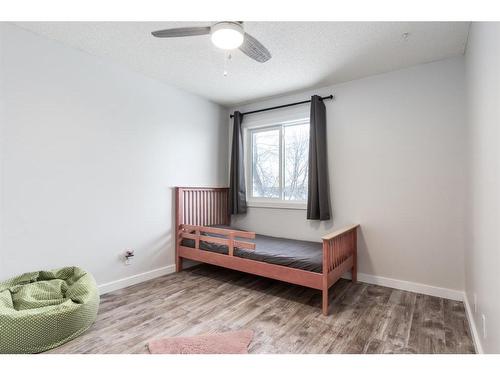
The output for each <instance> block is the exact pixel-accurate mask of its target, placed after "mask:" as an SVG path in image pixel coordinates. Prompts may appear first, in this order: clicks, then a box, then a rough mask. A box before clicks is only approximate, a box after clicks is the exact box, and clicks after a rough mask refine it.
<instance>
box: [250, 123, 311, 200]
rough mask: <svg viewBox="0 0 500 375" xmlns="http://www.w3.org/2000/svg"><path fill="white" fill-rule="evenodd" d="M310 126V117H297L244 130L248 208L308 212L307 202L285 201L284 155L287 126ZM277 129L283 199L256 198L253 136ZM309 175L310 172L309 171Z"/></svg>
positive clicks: (280, 188) (280, 185)
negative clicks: (254, 190)
mask: <svg viewBox="0 0 500 375" xmlns="http://www.w3.org/2000/svg"><path fill="white" fill-rule="evenodd" d="M303 124H307V125H310V119H309V117H304V116H297V118H295V119H293V120H285V121H270V122H267V123H264V124H260V125H254V126H252V125H251V124H250V125H248V126H246V127H245V128H244V132H243V137H244V143H245V149H246V151H245V157H244V162H245V170H246V173H245V174H246V176H245V177H246V190H247V206H248V207H261V208H285V209H294V210H306V209H307V200H303V201H302V200H301V201H299V200H286V199H283V185H284V180H285V163H284V153H285V137H284V136H283V134H284V129H285V128H286V127H287V126H294V125H303ZM273 129H277V130H279V143H280V144H279V174H280V177H279V190H280V193H281V198H266V197H254V196H253V151H254V150H253V138H254V137H253V135H254V134H255V133H259V132H264V131H269V130H273ZM307 173H309V171H307Z"/></svg>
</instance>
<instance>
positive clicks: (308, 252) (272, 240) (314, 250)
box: [182, 226, 323, 272]
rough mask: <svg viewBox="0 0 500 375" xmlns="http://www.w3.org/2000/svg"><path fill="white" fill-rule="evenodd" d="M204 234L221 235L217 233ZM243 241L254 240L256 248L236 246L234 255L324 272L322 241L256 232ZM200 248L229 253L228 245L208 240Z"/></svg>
mask: <svg viewBox="0 0 500 375" xmlns="http://www.w3.org/2000/svg"><path fill="white" fill-rule="evenodd" d="M219 227H220V226H219ZM226 228H227V227H226ZM234 229H236V228H234ZM204 234H205V235H210V236H214V237H221V236H218V235H215V234H208V233H204ZM242 241H247V242H254V243H255V250H245V249H239V248H235V249H234V253H233V255H234V256H237V257H240V258H247V259H253V260H257V261H260V262H266V263H271V264H278V265H280V266H285V267H291V268H298V269H302V270H306V271H312V272H322V264H323V250H322V249H323V247H322V244H321V243H320V242H310V241H299V240H291V239H288V238H279V237H271V236H264V235H261V234H256V235H255V239H254V240H253V239H252V240H249V239H242ZM194 244H195V243H194V240H191V239H186V238H185V239H183V240H182V245H183V246H186V247H194ZM200 249H201V250H206V251H212V252H214V253H219V254H226V255H227V253H228V250H227V246H225V245H219V244H214V243H210V242H206V241H200Z"/></svg>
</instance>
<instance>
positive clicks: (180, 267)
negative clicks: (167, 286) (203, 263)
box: [175, 257, 182, 272]
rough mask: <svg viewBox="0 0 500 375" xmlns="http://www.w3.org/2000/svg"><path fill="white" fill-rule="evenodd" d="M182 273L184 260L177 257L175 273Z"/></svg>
mask: <svg viewBox="0 0 500 375" xmlns="http://www.w3.org/2000/svg"><path fill="white" fill-rule="evenodd" d="M181 271H182V258H181V257H175V272H181Z"/></svg>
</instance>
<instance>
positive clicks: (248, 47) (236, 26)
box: [151, 21, 271, 63]
mask: <svg viewBox="0 0 500 375" xmlns="http://www.w3.org/2000/svg"><path fill="white" fill-rule="evenodd" d="M151 34H152V35H153V36H155V37H157V38H178V37H183V36H197V35H208V34H210V38H211V40H212V43H213V44H214V45H215V46H216V47H218V48H221V49H223V50H232V49H235V48H239V50H240V51H241V52H243V53H244V54H245V55H247V56H248V57H250V58H251V59H254V60H255V61H258V62H260V63H264V62H266V61H267V60H269V59H270V58H271V53H269V51H268V50H267V48H266V47H264V46H263V45H262V44H261V43H260V42H259V41H258V40H257V39H255V38H254V37H253V36H251V35H250V34H248V33H246V32H245V31H244V29H243V22H231V21H224V22H217V23H215V24H213V25H212V26H204V27H179V28H175V29H165V30H158V31H153V32H152V33H151Z"/></svg>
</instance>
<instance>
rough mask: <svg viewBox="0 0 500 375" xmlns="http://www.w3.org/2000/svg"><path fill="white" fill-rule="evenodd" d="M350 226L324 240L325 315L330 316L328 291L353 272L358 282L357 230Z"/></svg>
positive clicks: (356, 226) (323, 289) (354, 280)
mask: <svg viewBox="0 0 500 375" xmlns="http://www.w3.org/2000/svg"><path fill="white" fill-rule="evenodd" d="M358 226H359V225H357V224H355V225H349V226H347V227H345V228H342V229H339V230H337V231H335V232H332V233H330V234H327V235H326V236H324V237H323V238H322V240H323V288H322V293H323V314H324V315H328V289H329V288H330V287H331V286H332V285H333V284H334V283H335V282H336V281H337V280H338V279H340V277H341V276H342V275H343V274H344V273H346V272H348V271H351V274H352V281H353V282H356V281H357V272H358V271H357V228H358Z"/></svg>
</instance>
